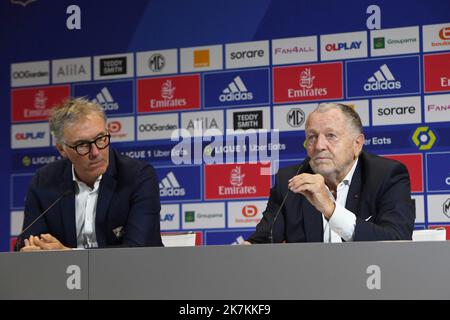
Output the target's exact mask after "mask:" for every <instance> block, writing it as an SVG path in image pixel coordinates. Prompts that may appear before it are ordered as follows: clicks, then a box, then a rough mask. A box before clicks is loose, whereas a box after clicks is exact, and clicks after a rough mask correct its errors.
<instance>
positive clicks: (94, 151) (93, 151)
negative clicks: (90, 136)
mask: <svg viewBox="0 0 450 320" xmlns="http://www.w3.org/2000/svg"><path fill="white" fill-rule="evenodd" d="M99 154H100V150H99V149H98V148H97V146H96V145H95V143H93V144H91V151H90V152H89V157H92V158H95V157H96V156H98V155H99Z"/></svg>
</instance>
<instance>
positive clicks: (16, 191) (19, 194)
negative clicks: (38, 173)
mask: <svg viewBox="0 0 450 320" xmlns="http://www.w3.org/2000/svg"><path fill="white" fill-rule="evenodd" d="M32 178H33V174H21V175H12V176H11V209H23V208H24V207H25V197H26V195H27V191H28V186H29V185H30V182H31V179H32Z"/></svg>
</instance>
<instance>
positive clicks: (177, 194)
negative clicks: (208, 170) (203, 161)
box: [155, 166, 201, 203]
mask: <svg viewBox="0 0 450 320" xmlns="http://www.w3.org/2000/svg"><path fill="white" fill-rule="evenodd" d="M155 169H156V172H157V175H158V177H159V179H160V183H159V194H160V197H161V202H164V203H167V202H175V201H187V200H200V199H201V191H200V188H201V185H200V181H201V180H200V174H201V172H200V171H201V170H200V166H178V167H175V166H174V167H156V168H155Z"/></svg>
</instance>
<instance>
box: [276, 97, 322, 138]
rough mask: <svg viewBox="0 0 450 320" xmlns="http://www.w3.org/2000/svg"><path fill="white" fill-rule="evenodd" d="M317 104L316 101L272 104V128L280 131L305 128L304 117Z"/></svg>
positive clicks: (305, 117) (306, 116)
mask: <svg viewBox="0 0 450 320" xmlns="http://www.w3.org/2000/svg"><path fill="white" fill-rule="evenodd" d="M317 106H318V104H317V103H310V104H290V105H279V106H274V107H273V128H274V129H278V130H280V131H298V130H305V122H306V119H307V118H308V115H309V114H310V113H311V112H313V111H314V110H315V109H316V108H317Z"/></svg>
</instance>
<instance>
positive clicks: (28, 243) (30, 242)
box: [20, 236, 42, 252]
mask: <svg viewBox="0 0 450 320" xmlns="http://www.w3.org/2000/svg"><path fill="white" fill-rule="evenodd" d="M35 239H37V240H39V237H35V236H30V237H29V238H28V239H25V241H24V242H25V245H24V246H23V247H22V248H21V249H20V252H31V251H40V250H42V249H41V247H39V246H37V245H36V244H35V243H34V241H35Z"/></svg>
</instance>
